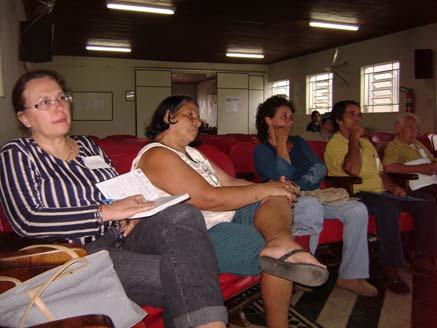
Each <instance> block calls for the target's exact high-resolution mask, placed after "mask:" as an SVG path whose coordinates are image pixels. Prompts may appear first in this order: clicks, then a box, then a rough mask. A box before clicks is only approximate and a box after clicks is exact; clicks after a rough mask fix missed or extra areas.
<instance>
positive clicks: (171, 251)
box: [87, 204, 227, 328]
mask: <svg viewBox="0 0 437 328" xmlns="http://www.w3.org/2000/svg"><path fill="white" fill-rule="evenodd" d="M87 249H88V251H89V252H90V253H92V252H96V251H99V250H101V249H107V250H108V251H109V253H110V255H111V259H112V261H113V262H114V268H115V270H116V272H117V274H118V275H119V277H120V280H121V283H122V284H123V287H124V288H125V290H126V294H127V295H128V297H129V298H131V299H132V300H133V301H134V302H136V303H138V304H141V305H144V304H147V305H151V306H161V307H164V310H165V311H164V319H165V326H166V327H183V328H185V327H194V326H198V325H202V324H206V323H210V322H214V321H223V322H227V310H226V308H225V307H224V305H223V300H222V296H221V291H220V286H219V283H218V279H217V273H218V269H217V262H216V259H215V254H214V249H213V247H212V244H211V242H210V240H209V238H208V235H207V231H206V226H205V223H204V219H203V216H202V214H201V213H200V211H199V210H197V209H196V208H195V207H193V206H191V205H188V204H178V205H174V206H171V207H169V208H167V209H166V210H164V211H162V212H160V213H158V214H156V215H154V216H151V217H149V218H145V219H142V220H140V221H139V223H138V224H137V225H136V226H135V228H134V229H133V230H132V231H131V232H130V234H129V235H128V236H127V237H126V238H125V239H124V241H123V243H122V245H121V246H119V247H117V246H116V233H115V229H113V230H109V231H108V232H107V233H105V235H104V236H103V237H101V238H100V239H98V240H96V241H94V242H92V243H89V244H88V245H87Z"/></svg>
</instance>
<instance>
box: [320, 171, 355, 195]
mask: <svg viewBox="0 0 437 328" xmlns="http://www.w3.org/2000/svg"><path fill="white" fill-rule="evenodd" d="M362 182H363V179H361V178H360V177H351V176H346V177H338V176H331V175H327V176H325V184H326V186H328V187H334V188H344V189H346V191H347V192H348V194H349V195H350V196H352V195H353V193H354V192H353V185H354V184H360V183H362Z"/></svg>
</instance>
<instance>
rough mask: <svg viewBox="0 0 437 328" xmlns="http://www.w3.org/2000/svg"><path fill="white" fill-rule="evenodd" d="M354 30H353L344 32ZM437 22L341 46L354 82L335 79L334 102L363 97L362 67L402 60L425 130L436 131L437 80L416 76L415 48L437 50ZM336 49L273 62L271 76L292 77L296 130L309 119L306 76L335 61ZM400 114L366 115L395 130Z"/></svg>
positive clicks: (404, 82)
mask: <svg viewBox="0 0 437 328" xmlns="http://www.w3.org/2000/svg"><path fill="white" fill-rule="evenodd" d="M344 33H350V32H344ZM436 35H437V24H431V25H426V26H422V27H418V28H414V29H410V30H406V31H403V32H399V33H395V34H390V35H386V36H383V37H379V38H375V39H371V40H367V41H362V42H357V43H353V44H350V45H346V46H342V47H340V48H339V50H340V54H339V55H340V56H339V58H338V59H337V63H339V62H342V61H343V60H347V61H348V65H347V66H344V67H342V68H340V70H339V72H341V74H342V75H343V76H344V77H345V78H346V79H347V80H348V81H349V82H350V83H351V85H350V86H349V87H348V86H346V85H344V84H343V83H342V82H341V81H339V80H337V79H335V81H334V99H333V101H334V103H335V102H336V101H339V100H344V99H354V100H357V101H360V67H361V66H365V65H371V64H377V63H383V62H387V61H391V60H399V61H400V85H401V86H405V87H408V88H413V89H414V90H415V91H416V103H415V107H416V114H417V115H418V116H419V117H420V118H421V119H422V131H423V132H426V131H435V130H436V127H437V115H436V83H435V80H436V78H435V75H436V74H435V73H434V79H429V80H422V79H417V80H416V79H415V78H414V49H433V51H434V54H435V53H436V51H437V38H436V37H435V36H436ZM333 54H334V49H330V50H326V51H322V52H318V53H315V54H311V55H307V56H302V57H299V58H295V59H290V60H286V61H282V62H278V63H275V64H272V65H270V66H269V80H270V81H277V80H284V79H289V80H290V84H291V94H290V96H291V99H292V100H293V101H294V103H295V106H296V108H297V111H296V113H295V132H296V133H301V132H302V131H303V130H304V129H305V125H306V123H307V122H309V116H306V115H305V77H306V76H307V75H310V74H317V73H321V72H324V67H326V66H328V65H329V64H330V63H331V61H332V56H333ZM404 104H405V96H404V94H401V95H400V110H401V112H403V111H404ZM396 115H397V114H386V113H375V114H366V115H364V120H363V124H364V125H365V126H366V127H369V128H372V129H376V130H385V131H391V130H392V128H393V123H392V122H393V120H394V118H395V117H396Z"/></svg>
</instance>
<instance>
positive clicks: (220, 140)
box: [200, 135, 238, 155]
mask: <svg viewBox="0 0 437 328" xmlns="http://www.w3.org/2000/svg"><path fill="white" fill-rule="evenodd" d="M200 140H201V142H202V144H208V145H214V146H216V147H217V148H218V149H219V150H221V151H222V152H224V153H225V154H226V155H229V152H230V151H231V147H232V146H233V145H234V144H236V143H237V142H238V139H235V138H234V137H227V136H225V135H223V136H217V135H203V136H202V137H201V138H200Z"/></svg>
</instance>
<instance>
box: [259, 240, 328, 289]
mask: <svg viewBox="0 0 437 328" xmlns="http://www.w3.org/2000/svg"><path fill="white" fill-rule="evenodd" d="M302 252H306V253H309V252H308V251H306V250H305V249H303V248H298V249H294V250H292V251H289V252H288V253H286V254H284V255H282V256H281V257H280V258H279V259H275V258H273V257H270V256H261V257H260V258H259V265H260V267H261V270H262V271H263V272H265V273H268V274H271V275H274V276H277V277H281V278H284V279H287V280H290V281H293V282H296V283H298V284H301V285H305V286H311V287H317V286H320V285H323V284H324V283H325V282H326V281H327V280H328V277H329V272H328V270H327V269H326V268H324V267H321V266H320V265H315V264H309V263H292V262H285V260H286V259H288V258H289V257H290V256H292V255H294V254H296V253H302Z"/></svg>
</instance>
